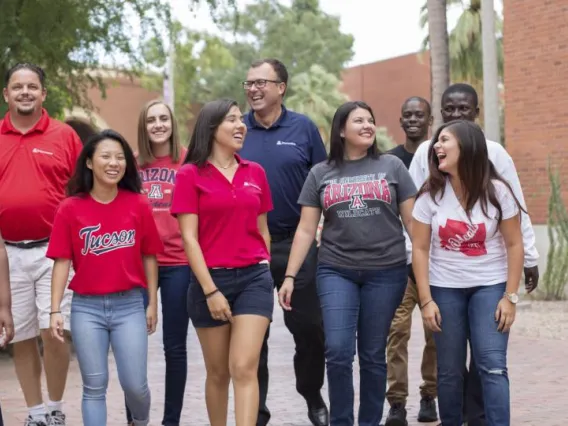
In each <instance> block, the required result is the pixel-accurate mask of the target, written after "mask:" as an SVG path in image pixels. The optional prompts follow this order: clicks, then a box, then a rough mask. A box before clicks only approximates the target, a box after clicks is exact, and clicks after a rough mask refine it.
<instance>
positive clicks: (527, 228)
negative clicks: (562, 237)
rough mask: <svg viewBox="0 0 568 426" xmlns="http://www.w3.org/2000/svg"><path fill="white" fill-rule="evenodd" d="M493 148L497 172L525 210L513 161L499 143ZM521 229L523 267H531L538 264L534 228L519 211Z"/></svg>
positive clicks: (528, 217)
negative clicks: (523, 250)
mask: <svg viewBox="0 0 568 426" xmlns="http://www.w3.org/2000/svg"><path fill="white" fill-rule="evenodd" d="M495 144H496V146H495V148H494V149H497V152H496V154H497V155H496V156H495V157H494V162H493V164H494V165H495V169H496V170H497V173H499V174H500V175H501V177H502V178H503V179H505V180H506V181H507V182H508V183H509V185H511V188H512V189H513V194H515V197H517V200H519V203H521V206H523V208H524V209H525V210H526V204H525V197H524V196H523V190H522V188H521V182H520V181H519V176H518V174H517V169H516V168H515V163H514V162H513V159H512V158H511V156H510V155H509V153H508V152H507V151H505V148H503V147H502V146H501V145H499V144H497V143H495ZM521 231H522V233H523V246H524V248H525V265H524V266H525V268H531V267H533V266H536V265H537V264H538V258H539V254H538V251H537V249H536V238H535V235H534V230H533V226H532V222H531V218H530V216H529V215H528V214H526V213H525V212H522V213H521Z"/></svg>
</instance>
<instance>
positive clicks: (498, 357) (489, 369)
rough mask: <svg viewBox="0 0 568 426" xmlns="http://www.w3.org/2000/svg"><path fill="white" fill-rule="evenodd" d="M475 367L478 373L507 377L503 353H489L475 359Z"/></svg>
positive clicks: (505, 360)
mask: <svg viewBox="0 0 568 426" xmlns="http://www.w3.org/2000/svg"><path fill="white" fill-rule="evenodd" d="M475 366H476V367H477V370H478V373H479V374H480V375H481V374H488V375H495V376H507V375H508V372H507V357H506V355H505V354H504V353H495V352H491V353H488V354H486V355H482V356H479V357H476V358H475Z"/></svg>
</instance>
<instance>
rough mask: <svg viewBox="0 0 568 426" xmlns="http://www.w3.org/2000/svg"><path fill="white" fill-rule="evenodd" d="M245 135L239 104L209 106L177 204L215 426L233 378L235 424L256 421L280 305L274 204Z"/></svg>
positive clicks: (221, 425)
mask: <svg viewBox="0 0 568 426" xmlns="http://www.w3.org/2000/svg"><path fill="white" fill-rule="evenodd" d="M246 131H247V128H246V126H245V124H244V123H243V118H242V114H241V111H240V110H239V107H238V106H237V104H236V102H234V101H231V100H218V101H213V102H209V103H207V104H205V106H204V107H203V109H202V110H201V112H200V113H199V116H198V117H197V122H196V124H195V129H194V131H193V135H192V137H191V142H190V144H189V151H188V155H187V157H186V159H185V161H184V162H185V164H184V166H182V168H181V169H180V170H179V172H178V174H177V178H176V187H175V192H174V199H173V202H172V214H174V215H177V217H178V220H179V223H180V228H181V233H182V237H183V241H184V245H185V251H186V253H187V256H188V258H189V264H190V266H191V269H192V274H191V282H190V289H189V297H188V309H189V315H190V317H191V321H192V323H193V325H194V326H195V328H196V330H197V336H198V337H199V343H201V349H202V351H203V357H204V358H205V367H206V369H207V380H206V385H205V400H206V403H207V411H208V413H209V424H210V425H211V426H225V425H226V424H227V401H228V393H229V389H228V387H229V380H230V379H232V380H233V386H234V390H235V419H236V424H237V425H238V426H252V425H255V424H256V418H257V416H258V403H259V399H258V398H259V396H258V374H257V373H258V361H259V358H260V348H261V346H262V342H263V340H264V335H265V333H266V329H267V328H268V324H269V322H270V320H271V319H272V311H273V308H274V293H273V285H274V282H273V280H272V276H271V275H270V268H269V266H268V262H269V260H270V254H269V253H270V252H269V245H270V235H269V233H268V225H267V221H266V213H267V212H268V211H269V210H271V209H272V200H271V196H270V189H269V187H268V182H267V180H266V174H265V173H264V170H263V169H262V167H261V166H259V165H258V164H257V163H253V162H250V161H245V160H244V159H242V158H240V157H239V156H238V155H237V154H236V152H237V151H238V150H240V149H241V147H242V145H243V141H244V137H245V134H246Z"/></svg>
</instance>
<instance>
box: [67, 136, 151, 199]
mask: <svg viewBox="0 0 568 426" xmlns="http://www.w3.org/2000/svg"><path fill="white" fill-rule="evenodd" d="M106 139H110V140H113V141H115V142H118V143H119V144H120V145H121V146H122V149H123V150H124V159H125V160H126V170H125V172H124V176H123V177H122V179H120V181H119V182H118V187H119V188H122V189H126V190H127V191H132V192H137V193H141V192H142V183H141V182H140V176H139V175H138V170H137V168H136V159H135V158H134V153H133V152H132V148H130V145H128V142H126V139H124V138H123V137H122V135H121V134H119V133H118V132H115V131H114V130H110V129H109V130H103V131H102V132H99V133H96V134H94V135H93V136H91V137H90V138H89V139H88V140H87V142H86V143H85V145H84V146H83V150H82V151H81V154H80V155H79V158H78V159H77V165H76V167H75V174H74V175H73V177H72V178H71V180H70V181H69V183H68V185H67V193H68V194H69V196H73V195H84V194H88V193H89V192H91V190H92V189H93V183H94V178H93V171H92V170H91V169H89V168H88V167H87V160H91V161H92V160H93V155H94V153H95V151H96V150H97V146H98V145H99V144H100V143H101V142H102V141H104V140H106Z"/></svg>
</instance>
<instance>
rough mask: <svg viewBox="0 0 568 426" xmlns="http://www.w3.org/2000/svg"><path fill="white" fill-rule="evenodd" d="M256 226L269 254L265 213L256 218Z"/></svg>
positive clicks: (268, 236)
mask: <svg viewBox="0 0 568 426" xmlns="http://www.w3.org/2000/svg"><path fill="white" fill-rule="evenodd" d="M257 224H258V231H259V232H260V235H262V239H263V240H264V243H265V244H266V249H267V250H268V252H269V253H270V232H269V231H268V216H267V214H266V213H262V214H261V215H259V216H258V219H257Z"/></svg>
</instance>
